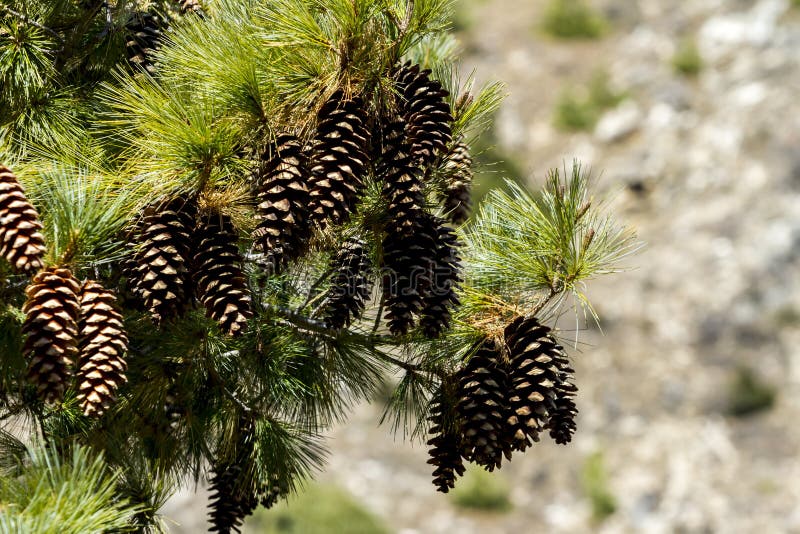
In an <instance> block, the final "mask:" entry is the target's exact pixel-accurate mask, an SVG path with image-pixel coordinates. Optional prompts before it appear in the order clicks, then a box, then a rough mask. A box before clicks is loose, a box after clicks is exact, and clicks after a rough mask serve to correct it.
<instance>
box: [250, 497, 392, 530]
mask: <svg viewBox="0 0 800 534" xmlns="http://www.w3.org/2000/svg"><path fill="white" fill-rule="evenodd" d="M389 532H390V530H389V529H388V528H387V527H386V526H385V525H384V524H383V522H382V521H381V520H380V519H379V518H377V517H375V516H374V515H373V514H372V513H371V512H370V511H369V510H367V509H365V508H364V507H363V506H362V505H361V504H359V503H358V502H356V501H355V500H354V499H353V497H352V496H351V495H350V494H349V493H347V492H346V491H344V490H342V489H339V488H337V487H335V486H330V485H314V486H311V487H309V488H308V489H307V490H305V491H303V492H302V493H301V494H300V495H297V496H296V497H292V498H290V500H289V502H288V503H287V502H281V503H280V504H278V505H276V506H275V507H274V508H272V509H271V510H264V509H263V508H261V509H259V511H257V512H256V513H255V514H254V515H253V517H251V518H250V519H249V520H248V521H247V522H246V523H245V533H248V534H256V533H259V534H261V533H264V534H388V533H389Z"/></svg>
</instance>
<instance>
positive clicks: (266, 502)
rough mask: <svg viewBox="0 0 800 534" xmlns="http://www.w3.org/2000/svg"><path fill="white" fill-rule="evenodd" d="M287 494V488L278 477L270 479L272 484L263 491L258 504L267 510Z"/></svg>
mask: <svg viewBox="0 0 800 534" xmlns="http://www.w3.org/2000/svg"><path fill="white" fill-rule="evenodd" d="M287 493H289V488H287V487H286V485H284V484H283V483H282V482H281V480H280V479H279V477H277V476H274V477H272V484H270V485H269V486H267V487H266V488H264V489H263V491H262V494H261V499H260V501H259V504H261V506H263V507H264V508H266V509H267V510H269V509H270V508H272V507H273V506H275V504H277V502H278V501H279V500H280V499H281V498H282V497H284V496H286V494H287Z"/></svg>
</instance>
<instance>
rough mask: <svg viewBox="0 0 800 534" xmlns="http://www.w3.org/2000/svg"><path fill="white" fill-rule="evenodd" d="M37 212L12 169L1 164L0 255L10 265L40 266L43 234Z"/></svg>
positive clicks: (22, 269) (21, 267)
mask: <svg viewBox="0 0 800 534" xmlns="http://www.w3.org/2000/svg"><path fill="white" fill-rule="evenodd" d="M41 230H42V223H41V222H39V214H38V213H37V212H36V209H35V208H34V207H33V206H32V205H31V203H30V202H28V199H27V198H26V197H25V191H24V190H23V189H22V186H21V185H20V184H19V182H18V181H17V177H16V176H15V175H14V173H13V172H11V169H9V168H8V167H6V166H5V165H0V255H2V256H3V257H5V258H6V259H7V260H8V261H9V263H10V264H11V267H12V268H13V269H14V270H16V271H20V272H25V273H32V272H35V271H38V270H39V269H41V268H42V265H43V264H42V256H43V255H44V252H45V249H44V237H43V236H42V232H41Z"/></svg>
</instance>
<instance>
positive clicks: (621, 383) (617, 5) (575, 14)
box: [165, 0, 800, 534]
mask: <svg viewBox="0 0 800 534" xmlns="http://www.w3.org/2000/svg"><path fill="white" fill-rule="evenodd" d="M457 30H458V35H459V38H460V40H461V43H462V45H463V49H464V51H465V56H464V57H465V59H464V62H463V65H462V66H461V71H462V72H463V73H464V74H468V73H469V72H470V71H471V70H472V69H473V68H474V69H476V70H477V75H478V77H479V81H486V80H496V79H499V80H503V81H505V82H506V83H507V84H508V92H509V97H508V98H507V100H506V101H505V104H504V105H503V107H502V109H501V111H500V112H499V114H498V116H497V122H496V126H495V128H494V131H493V132H492V134H491V135H490V136H487V138H486V139H484V140H482V142H481V145H482V146H483V147H482V151H483V152H482V154H481V155H480V157H479V158H478V159H479V160H480V161H481V163H482V164H483V170H482V171H481V172H480V173H479V176H478V180H479V184H478V185H479V187H478V188H477V193H478V194H480V192H481V191H482V190H485V188H486V187H488V186H489V185H496V184H498V183H499V182H500V179H501V178H502V177H503V176H505V175H507V174H512V175H513V174H516V175H517V176H520V177H522V178H523V179H526V180H528V181H529V183H530V184H531V185H532V186H534V187H536V186H538V185H541V183H542V182H543V180H544V177H545V174H546V171H547V169H548V168H550V167H554V166H559V167H561V166H567V167H569V166H571V165H572V161H573V158H577V159H579V160H580V161H581V162H582V163H583V165H587V166H590V167H591V168H592V170H593V174H594V175H595V176H597V178H598V179H597V182H596V185H595V188H596V189H597V190H598V192H599V194H598V196H605V197H608V198H610V199H611V200H610V202H611V205H612V206H613V209H614V210H615V211H616V213H617V215H618V216H619V218H620V220H622V221H624V222H626V223H627V224H630V225H632V226H634V227H636V228H637V230H638V233H639V236H640V239H641V240H642V241H643V242H644V243H645V248H644V249H643V250H642V251H641V252H640V253H639V254H638V255H637V256H635V257H633V258H631V259H630V260H629V261H628V266H629V267H630V268H631V269H630V270H629V271H628V272H625V273H623V274H619V275H614V276H610V277H607V278H606V279H601V280H598V281H597V282H596V283H594V284H591V285H590V288H589V294H590V296H591V298H592V301H593V303H594V305H595V307H596V309H597V312H598V313H599V315H600V317H601V324H600V326H601V327H602V332H601V331H600V329H598V328H597V327H596V326H595V325H594V324H593V323H592V322H590V321H589V322H587V321H586V320H585V319H584V318H583V316H582V315H581V316H576V315H575V314H574V313H572V314H566V315H564V316H563V317H562V318H561V320H560V321H559V326H560V327H561V329H562V332H561V335H562V337H563V339H564V340H565V342H567V343H571V344H572V345H571V349H570V352H571V354H573V355H574V357H575V362H576V369H577V381H578V385H579V387H580V389H581V391H580V394H579V397H578V403H579V408H580V410H581V413H580V416H579V420H578V432H577V434H576V436H575V439H574V441H573V443H572V444H571V445H570V446H567V447H563V446H557V445H555V444H554V443H552V442H550V441H549V440H548V439H543V440H542V442H541V443H539V444H537V445H536V446H535V447H534V448H533V449H532V450H530V451H529V452H528V453H527V454H525V455H524V456H521V455H520V456H519V457H515V459H514V461H513V462H512V463H511V464H508V465H507V466H506V467H505V468H504V469H503V470H502V471H500V472H497V473H494V474H488V473H484V472H482V471H470V472H469V473H468V475H467V477H465V478H464V479H463V480H461V482H460V484H459V487H458V491H456V492H455V493H453V494H450V495H442V494H439V493H436V492H435V491H434V488H433V486H432V485H431V483H430V473H429V471H430V469H429V466H428V465H427V464H426V463H425V462H426V459H427V454H426V449H425V447H424V446H421V445H420V444H414V445H413V446H412V445H411V444H409V443H408V442H404V441H403V440H402V439H401V438H402V436H398V437H397V438H396V439H393V438H392V436H391V435H390V434H389V433H388V432H387V430H388V429H386V428H382V427H380V428H379V427H378V425H377V421H378V419H379V416H380V413H381V409H382V402H383V399H376V402H375V404H374V406H362V407H360V408H358V409H357V410H356V412H355V413H354V415H353V417H352V418H351V420H350V421H349V422H348V423H347V424H346V425H343V426H341V427H340V428H338V429H337V430H335V431H334V432H332V433H331V439H330V440H329V445H330V447H331V457H330V463H329V466H328V468H327V470H326V472H325V473H323V474H322V475H321V476H320V480H319V483H316V484H315V485H314V486H313V487H312V488H311V490H310V492H309V493H308V494H306V495H304V496H301V497H297V498H295V499H294V500H293V501H292V502H291V503H290V504H289V506H281V507H278V508H277V509H275V510H272V511H269V512H266V513H260V514H259V515H257V516H256V517H254V518H252V520H251V521H250V522H249V523H248V525H247V529H248V531H249V532H287V533H288V532H295V533H303V534H316V533H323V532H325V533H333V534H337V533H340V534H375V533H390V532H394V533H398V534H417V533H419V534H436V533H453V532H457V533H460V534H471V533H476V534H477V533H481V534H484V533H491V534H494V533H497V534H502V533H514V534H522V533H529V532H565V533H566V532H576V533H577V532H589V531H595V532H647V533H661V532H664V533H667V532H691V533H698V532H699V533H702V532H725V533H739V532H742V533H747V532H770V533H772V532H800V425H797V424H796V423H797V421H800V1H797V0H794V1H790V0H684V1H678V0H597V1H594V2H582V1H578V0H459V1H458V19H457ZM578 328H579V329H580V332H579V334H578V335H577V346H576V345H575V338H576V329H578ZM192 490H193V488H189V489H188V490H187V492H186V494H185V495H180V496H178V497H177V498H175V499H173V500H172V501H171V503H170V504H169V505H168V507H167V509H166V510H165V513H166V515H168V516H169V517H171V518H173V519H174V520H175V521H176V522H178V523H179V525H178V524H176V525H174V527H173V530H174V532H197V531H200V530H202V529H204V528H205V523H204V517H203V516H204V514H205V510H204V506H205V502H204V501H203V499H204V498H205V496H204V495H202V492H201V494H200V495H198V496H197V497H192Z"/></svg>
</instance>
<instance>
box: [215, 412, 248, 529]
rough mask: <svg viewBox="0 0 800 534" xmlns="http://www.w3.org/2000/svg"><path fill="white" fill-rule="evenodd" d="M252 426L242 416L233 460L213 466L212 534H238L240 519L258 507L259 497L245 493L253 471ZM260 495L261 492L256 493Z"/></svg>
mask: <svg viewBox="0 0 800 534" xmlns="http://www.w3.org/2000/svg"><path fill="white" fill-rule="evenodd" d="M253 439H254V423H253V421H252V420H250V419H247V418H245V417H241V418H240V420H239V428H238V436H237V438H236V455H235V457H234V458H233V459H231V460H227V461H220V462H217V463H215V465H214V466H213V467H212V470H211V472H212V476H211V481H210V490H211V493H212V495H211V503H210V507H211V512H210V514H209V515H210V516H211V524H212V528H211V531H212V532H221V533H229V532H239V531H240V527H241V524H242V520H243V519H244V518H245V517H247V516H248V515H250V514H252V513H253V511H254V510H255V509H256V507H257V506H258V504H259V498H258V496H257V495H254V494H253V493H252V492H251V491H248V488H249V487H250V484H249V478H248V477H249V476H251V475H250V474H249V473H251V472H252V468H251V467H249V463H250V462H251V461H252V460H251V456H252V452H253V445H254V444H253ZM259 493H260V492H259Z"/></svg>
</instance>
